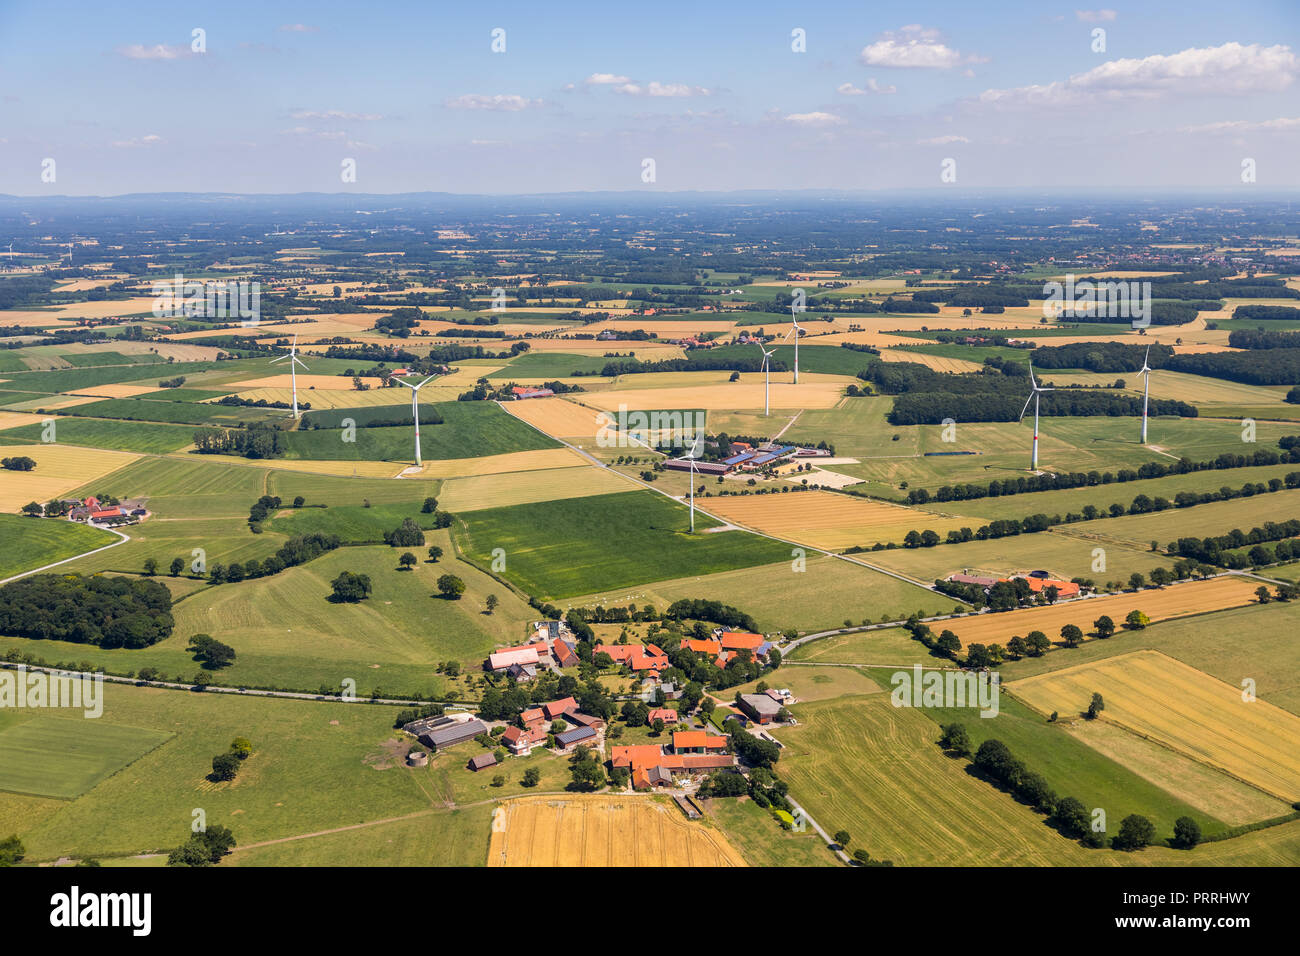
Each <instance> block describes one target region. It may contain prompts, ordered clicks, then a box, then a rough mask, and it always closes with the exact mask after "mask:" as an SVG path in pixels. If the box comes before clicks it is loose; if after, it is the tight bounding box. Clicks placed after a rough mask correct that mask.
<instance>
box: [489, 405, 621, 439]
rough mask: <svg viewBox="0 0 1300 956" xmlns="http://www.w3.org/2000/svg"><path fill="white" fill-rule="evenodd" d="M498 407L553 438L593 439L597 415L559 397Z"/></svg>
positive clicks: (597, 428)
mask: <svg viewBox="0 0 1300 956" xmlns="http://www.w3.org/2000/svg"><path fill="white" fill-rule="evenodd" d="M501 407H502V408H504V409H505V410H506V411H508V412H509V413H510V414H511V415H513V416H515V418H518V419H519V420H520V421H523V422H527V423H528V424H529V425H532V426H533V427H534V428H536V429H537V430H538V431H540V432H544V433H545V434H547V435H550V436H551V437H553V438H579V439H584V440H589V439H594V438H595V437H596V432H597V431H598V430H599V427H600V424H599V419H600V418H601V413H600V412H598V411H596V410H595V409H592V408H583V407H582V406H581V405H575V404H574V403H573V402H570V401H568V400H567V399H563V398H530V399H528V400H527V401H524V402H505V403H503V404H502V406H501Z"/></svg>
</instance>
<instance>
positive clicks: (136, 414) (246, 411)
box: [42, 396, 289, 431]
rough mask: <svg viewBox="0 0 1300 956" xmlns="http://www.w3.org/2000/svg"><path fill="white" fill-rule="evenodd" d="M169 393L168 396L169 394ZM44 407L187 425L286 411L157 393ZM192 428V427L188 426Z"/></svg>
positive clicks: (263, 416) (91, 415) (257, 418)
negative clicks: (181, 399) (164, 396)
mask: <svg viewBox="0 0 1300 956" xmlns="http://www.w3.org/2000/svg"><path fill="white" fill-rule="evenodd" d="M169 397H170V396H169ZM42 407H44V408H58V409H66V408H69V407H72V408H75V409H76V411H75V412H65V413H64V414H71V415H77V416H82V417H87V418H125V419H129V420H131V421H139V422H168V423H172V424H186V425H211V426H212V427H214V428H220V427H229V426H231V425H237V424H239V423H242V422H260V421H270V420H271V419H274V418H284V417H287V416H288V414H289V413H288V412H286V411H285V410H284V409H280V408H245V407H241V406H238V405H212V404H203V403H200V402H176V401H169V400H165V399H162V398H158V397H151V398H104V399H94V398H83V399H79V400H78V401H77V402H74V403H72V404H71V405H69V404H66V403H63V402H60V403H58V404H54V403H50V402H46V403H45V404H44V405H43V406H42ZM191 431H193V429H191Z"/></svg>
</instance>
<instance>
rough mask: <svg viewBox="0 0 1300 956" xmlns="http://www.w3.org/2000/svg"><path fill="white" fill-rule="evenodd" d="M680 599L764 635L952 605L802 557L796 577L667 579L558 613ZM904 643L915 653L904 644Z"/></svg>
mask: <svg viewBox="0 0 1300 956" xmlns="http://www.w3.org/2000/svg"><path fill="white" fill-rule="evenodd" d="M687 598H708V599H710V600H715V601H721V602H722V603H724V604H730V605H731V606H732V607H738V608H741V609H743V610H744V611H745V612H746V613H748V614H751V615H753V617H754V620H755V621H757V623H758V626H759V628H760V630H762V631H763V632H764V633H771V632H775V631H785V630H787V629H790V628H793V629H796V630H799V631H806V632H811V631H818V630H824V629H829V628H835V627H841V626H843V623H844V621H845V619H852V621H853V623H854V624H860V623H862V622H863V621H864V620H867V619H869V620H871V621H878V620H879V619H880V618H881V617H882V616H884V615H888V616H889V617H890V618H891V619H892V620H901V619H903V618H906V617H907V616H908V615H909V614H911V613H912V612H914V611H921V612H923V616H929V615H932V614H939V613H942V612H944V611H951V610H952V608H953V606H954V605H956V604H958V603H959V602H957V601H956V600H954V599H952V598H949V597H947V596H946V595H937V594H935V593H934V592H932V591H928V590H926V589H925V588H920V587H917V586H915V585H911V584H908V583H907V582H905V581H900V580H898V579H897V578H894V577H890V576H889V575H887V574H881V573H879V572H878V571H873V570H871V569H870V568H865V567H863V566H862V565H860V564H855V563H853V562H850V561H844V560H841V559H839V558H832V557H827V556H823V555H816V554H814V555H808V556H807V557H806V559H805V570H803V571H795V561H794V558H793V556H787V559H786V560H785V561H782V562H780V563H777V564H768V565H763V566H762V567H756V568H744V569H741V570H736V571H721V572H719V573H717V574H706V575H696V576H693V577H683V578H673V579H671V580H668V581H657V582H654V583H652V584H646V585H642V586H639V587H634V588H625V589H620V590H614V591H605V592H602V593H599V594H589V595H585V596H583V597H577V598H572V599H570V600H567V601H564V602H562V603H563V604H564V606H566V607H593V606H595V605H598V604H602V605H604V606H606V607H626V606H627V605H628V604H636V605H637V606H641V605H644V604H653V605H654V606H655V607H658V608H665V607H667V606H668V605H669V604H671V603H672V602H673V601H677V600H681V599H687ZM907 643H908V644H911V645H913V646H915V647H919V646H920V645H918V644H916V642H915V641H911V640H909V641H908V642H907ZM814 646H816V645H814ZM864 659H866V658H858V660H864ZM897 659H898V658H894V657H890V658H881V660H888V661H894V660H897Z"/></svg>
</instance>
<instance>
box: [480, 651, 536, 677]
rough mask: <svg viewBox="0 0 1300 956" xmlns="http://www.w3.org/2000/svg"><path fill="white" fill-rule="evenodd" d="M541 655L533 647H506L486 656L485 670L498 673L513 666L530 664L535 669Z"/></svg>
mask: <svg viewBox="0 0 1300 956" xmlns="http://www.w3.org/2000/svg"><path fill="white" fill-rule="evenodd" d="M540 660H541V655H540V654H539V653H538V649H537V647H536V646H535V645H530V646H528V647H507V648H503V649H502V650H499V651H494V652H493V653H491V654H489V655H488V659H487V667H486V669H487V670H490V671H494V672H499V671H505V670H508V669H509V668H510V667H511V666H512V665H515V664H532V665H533V666H534V667H536V665H537V663H538V662H539V661H540Z"/></svg>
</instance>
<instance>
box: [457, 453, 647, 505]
mask: <svg viewBox="0 0 1300 956" xmlns="http://www.w3.org/2000/svg"><path fill="white" fill-rule="evenodd" d="M636 487H637V486H636V485H635V484H633V483H632V482H630V481H628V480H627V479H626V478H623V477H621V476H620V475H619V474H618V472H615V471H611V470H610V469H608V468H599V467H597V466H595V465H586V466H583V467H579V468H548V469H545V470H540V471H513V472H503V473H501V474H496V475H483V474H480V475H473V476H470V477H465V478H449V479H447V482H446V483H445V484H444V485H443V486H442V490H441V491H440V492H439V493H438V501H439V502H440V504H441V506H442V507H443V508H446V509H447V510H448V511H451V512H453V513H456V512H461V511H480V510H482V509H483V508H499V507H503V506H505V505H524V504H532V503H534V502H537V501H555V500H558V499H560V498H586V497H588V496H590V495H608V494H615V493H617V492H620V491H633V490H635V489H636Z"/></svg>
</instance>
